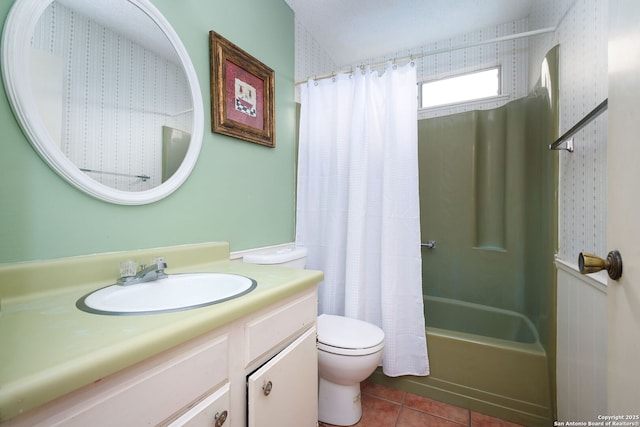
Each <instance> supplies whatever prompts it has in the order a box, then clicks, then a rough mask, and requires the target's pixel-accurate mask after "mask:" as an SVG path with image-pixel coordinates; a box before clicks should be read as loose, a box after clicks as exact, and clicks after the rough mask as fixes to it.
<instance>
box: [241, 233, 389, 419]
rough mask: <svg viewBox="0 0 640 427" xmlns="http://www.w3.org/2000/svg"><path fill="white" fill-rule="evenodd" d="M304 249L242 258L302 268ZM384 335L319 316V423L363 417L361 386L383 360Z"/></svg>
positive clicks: (364, 325) (359, 323) (366, 325)
mask: <svg viewBox="0 0 640 427" xmlns="http://www.w3.org/2000/svg"><path fill="white" fill-rule="evenodd" d="M306 256H307V250H306V248H302V247H296V246H288V247H284V248H283V247H279V248H274V249H271V250H267V251H264V252H259V253H255V254H248V255H245V256H244V258H243V261H244V262H247V263H252V264H263V265H276V266H281V267H289V268H300V269H302V268H304V267H305V265H306ZM383 347H384V332H383V331H382V329H380V328H379V327H377V326H376V325H373V324H371V323H367V322H364V321H362V320H358V319H352V318H348V317H344V316H335V315H329V314H321V315H320V316H318V376H319V382H318V420H319V421H322V422H324V423H328V424H333V425H336V426H349V425H353V424H355V423H357V422H358V421H359V420H360V418H361V417H362V405H361V402H360V399H361V395H360V383H361V382H362V381H364V380H365V379H366V378H367V377H368V376H369V375H371V373H373V371H374V370H375V369H376V367H377V366H378V364H379V363H380V360H381V359H382V351H383Z"/></svg>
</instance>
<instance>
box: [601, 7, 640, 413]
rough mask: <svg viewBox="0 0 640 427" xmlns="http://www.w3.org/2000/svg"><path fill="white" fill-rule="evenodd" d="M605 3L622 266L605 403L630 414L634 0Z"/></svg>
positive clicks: (635, 197)
mask: <svg viewBox="0 0 640 427" xmlns="http://www.w3.org/2000/svg"><path fill="white" fill-rule="evenodd" d="M609 5H610V8H609V64H608V66H609V113H608V129H609V131H608V132H609V135H608V139H607V144H608V149H607V157H608V165H607V169H608V190H607V191H608V208H607V216H608V220H607V221H608V228H607V235H608V249H609V250H611V249H618V250H619V251H620V253H621V255H622V261H623V271H622V278H621V279H620V280H619V281H617V282H615V281H612V280H609V286H608V289H607V295H608V347H607V349H608V362H607V365H608V366H607V368H608V372H607V378H608V406H609V413H610V414H611V415H623V416H630V417H633V416H634V415H635V416H638V415H639V414H640V1H638V0H611V1H610V2H609ZM603 255H606V254H603ZM625 421H628V420H625ZM633 421H636V422H637V421H639V420H638V419H634V420H633Z"/></svg>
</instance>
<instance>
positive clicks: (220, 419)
mask: <svg viewBox="0 0 640 427" xmlns="http://www.w3.org/2000/svg"><path fill="white" fill-rule="evenodd" d="M213 419H214V421H215V422H216V423H215V427H222V424H224V422H225V421H227V411H222V413H220V412H217V413H216V416H215V417H214V418H213Z"/></svg>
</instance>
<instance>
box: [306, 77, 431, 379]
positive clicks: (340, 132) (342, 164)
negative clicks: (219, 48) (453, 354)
mask: <svg viewBox="0 0 640 427" xmlns="http://www.w3.org/2000/svg"><path fill="white" fill-rule="evenodd" d="M416 84H417V83H416V71H415V67H414V65H413V64H407V65H405V66H402V67H396V66H394V65H391V64H388V65H387V67H386V69H385V71H384V73H383V74H382V75H381V76H379V75H378V73H377V72H371V71H370V70H366V72H362V71H360V70H358V71H357V72H355V73H354V74H352V75H346V74H345V75H338V76H336V77H335V78H333V79H324V80H320V81H309V82H307V83H306V84H305V85H303V86H302V88H301V117H300V149H299V158H298V195H297V215H296V243H297V244H299V245H301V246H305V247H307V248H308V252H309V255H308V267H309V268H315V269H319V270H322V271H324V275H325V279H324V282H323V283H322V284H321V285H320V288H319V298H320V307H319V311H320V313H328V314H338V315H344V316H347V317H352V318H357V319H361V320H364V321H368V322H371V323H373V324H376V325H378V326H380V327H381V328H382V329H383V330H384V333H385V348H384V355H383V361H382V367H383V371H384V373H385V374H386V375H389V376H399V375H428V374H429V362H428V358H427V344H426V338H425V323H424V312H423V300H422V277H421V254H420V212H419V198H418V197H419V196H418V158H417V154H418V153H417V138H418V135H417V91H416Z"/></svg>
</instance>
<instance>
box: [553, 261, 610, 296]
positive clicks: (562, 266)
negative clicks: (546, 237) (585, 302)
mask: <svg viewBox="0 0 640 427" xmlns="http://www.w3.org/2000/svg"><path fill="white" fill-rule="evenodd" d="M555 264H556V267H557V268H558V270H562V271H564V272H566V273H569V274H570V275H572V276H574V277H575V278H577V279H578V280H580V281H581V282H583V283H585V284H587V285H590V286H591V287H593V288H595V289H597V290H599V291H600V292H602V293H604V294H606V293H607V278H606V273H605V272H599V273H595V274H591V275H585V274H581V273H580V270H579V269H578V266H577V265H576V264H573V263H570V262H567V261H565V260H562V259H560V258H558V257H556V259H555Z"/></svg>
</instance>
